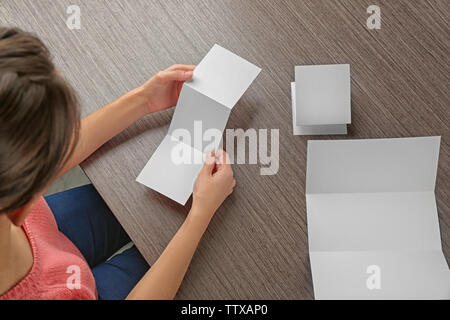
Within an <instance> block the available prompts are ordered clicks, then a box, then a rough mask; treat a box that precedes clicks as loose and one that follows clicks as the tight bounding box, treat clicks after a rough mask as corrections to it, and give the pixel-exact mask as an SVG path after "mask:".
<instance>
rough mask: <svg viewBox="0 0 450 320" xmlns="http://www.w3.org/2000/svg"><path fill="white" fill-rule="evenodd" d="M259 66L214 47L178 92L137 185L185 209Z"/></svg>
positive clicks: (257, 72)
mask: <svg viewBox="0 0 450 320" xmlns="http://www.w3.org/2000/svg"><path fill="white" fill-rule="evenodd" d="M260 71H261V69H260V68H258V67H257V66H255V65H253V64H251V63H250V62H248V61H246V60H244V59H242V58H241V57H239V56H237V55H235V54H234V53H232V52H230V51H228V50H226V49H224V48H222V47H220V46H219V45H217V44H216V45H214V46H213V47H212V49H211V50H210V51H209V52H208V54H207V55H206V56H205V57H204V58H203V60H202V61H201V62H200V63H199V64H198V66H197V67H196V68H195V70H194V76H193V78H192V80H190V81H188V82H186V83H185V84H184V85H183V88H182V89H181V93H180V97H179V99H178V103H177V106H176V109H175V112H174V115H173V118H172V122H171V124H170V128H169V132H168V133H167V135H166V136H165V138H164V139H163V141H162V142H161V144H160V145H159V147H158V149H157V150H156V151H155V153H154V154H153V156H152V157H151V159H150V160H149V161H148V162H147V164H146V166H145V167H144V169H143V170H142V171H141V173H140V174H139V176H138V177H137V179H136V181H138V182H140V183H142V184H144V185H146V186H147V187H149V188H152V189H154V190H156V191H158V192H160V193H161V194H163V195H165V196H167V197H169V198H171V199H172V200H175V201H176V202H178V203H180V204H182V205H184V204H185V203H186V201H187V200H188V199H189V197H190V195H191V193H192V189H193V186H194V182H195V179H196V178H197V175H198V173H199V172H200V169H201V168H202V166H203V160H204V156H205V154H206V153H207V152H210V151H213V150H215V149H217V147H218V145H219V143H220V141H217V140H216V139H214V138H215V137H214V135H209V136H208V133H214V132H218V133H220V137H221V136H222V133H223V131H224V129H225V126H226V124H227V121H228V117H229V115H230V113H231V109H233V107H234V105H235V104H236V103H237V101H238V100H239V99H240V98H241V96H242V95H243V94H244V92H245V91H246V90H247V88H248V87H249V86H250V84H251V83H252V82H253V80H255V78H256V77H257V75H258V74H259V72H260Z"/></svg>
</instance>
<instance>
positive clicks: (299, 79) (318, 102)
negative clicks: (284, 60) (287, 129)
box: [291, 64, 351, 135]
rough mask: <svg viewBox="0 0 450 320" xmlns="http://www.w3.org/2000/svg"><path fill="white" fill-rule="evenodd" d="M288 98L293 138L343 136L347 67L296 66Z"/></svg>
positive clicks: (346, 112) (347, 101)
mask: <svg viewBox="0 0 450 320" xmlns="http://www.w3.org/2000/svg"><path fill="white" fill-rule="evenodd" d="M291 95H292V117H293V130H294V135H324V134H347V124H348V123H350V122H351V111H350V105H351V97H350V95H351V94H350V65H348V64H341V65H311V66H296V67H295V82H293V83H291Z"/></svg>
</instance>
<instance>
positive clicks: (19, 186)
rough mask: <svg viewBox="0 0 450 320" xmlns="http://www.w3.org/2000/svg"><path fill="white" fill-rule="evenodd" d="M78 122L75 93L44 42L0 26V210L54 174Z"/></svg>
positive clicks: (16, 204) (11, 207)
mask: <svg viewBox="0 0 450 320" xmlns="http://www.w3.org/2000/svg"><path fill="white" fill-rule="evenodd" d="M78 125H79V114H78V107H77V101H76V98H75V95H74V93H73V91H72V89H71V88H70V87H69V86H68V85H67V84H66V82H65V81H64V79H63V78H62V77H61V76H60V75H59V74H58V72H57V70H56V69H55V67H54V65H53V63H52V61H51V57H50V53H49V51H48V49H47V48H46V47H45V45H44V44H43V43H42V42H41V41H40V40H39V39H38V38H36V37H35V36H33V35H31V34H29V33H26V32H23V31H21V30H18V29H6V28H1V27H0V213H10V212H13V211H15V210H18V209H20V208H22V207H24V206H25V205H26V204H28V203H30V202H31V201H32V200H33V198H34V197H35V196H36V195H38V194H39V193H40V192H42V191H43V189H44V188H45V187H46V186H47V185H48V184H49V183H50V182H51V181H52V179H54V178H55V176H56V174H57V173H58V171H59V169H61V167H62V166H63V165H64V163H65V161H66V160H67V158H68V157H69V156H70V154H71V152H72V149H73V146H74V145H75V144H76V140H77V136H78Z"/></svg>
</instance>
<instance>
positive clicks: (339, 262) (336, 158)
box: [306, 137, 450, 299]
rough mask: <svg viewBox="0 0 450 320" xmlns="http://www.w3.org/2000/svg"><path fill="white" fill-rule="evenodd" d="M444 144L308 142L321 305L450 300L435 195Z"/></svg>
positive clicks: (311, 232) (312, 244)
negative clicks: (351, 301) (330, 301)
mask: <svg viewBox="0 0 450 320" xmlns="http://www.w3.org/2000/svg"><path fill="white" fill-rule="evenodd" d="M439 145H440V137H420V138H400V139H374V140H370V139H369V140H340V141H308V151H307V152H308V154H307V174H306V206H307V218H308V238H309V253H310V261H311V270H312V277H313V284H314V292H315V297H316V299H450V270H449V267H448V265H447V262H446V260H445V257H444V255H443V252H442V246H441V238H440V232H439V221H438V215H437V209H436V199H435V194H434V188H435V182H436V173H437V165H438V157H439Z"/></svg>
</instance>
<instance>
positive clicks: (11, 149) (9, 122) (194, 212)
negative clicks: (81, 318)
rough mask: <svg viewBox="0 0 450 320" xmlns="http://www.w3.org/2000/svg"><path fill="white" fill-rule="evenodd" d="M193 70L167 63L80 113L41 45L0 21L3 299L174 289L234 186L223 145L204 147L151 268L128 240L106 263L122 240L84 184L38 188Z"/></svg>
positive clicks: (161, 99)
mask: <svg viewBox="0 0 450 320" xmlns="http://www.w3.org/2000/svg"><path fill="white" fill-rule="evenodd" d="M193 70H194V66H190V65H174V66H172V67H170V68H168V69H166V70H164V71H161V72H159V73H158V74H157V75H155V76H154V77H152V78H151V79H150V80H148V81H147V82H146V83H145V84H144V85H142V86H141V87H139V88H136V89H134V90H132V91H130V92H129V93H127V94H126V95H124V96H123V97H121V98H119V99H118V100H117V101H114V102H113V103H111V104H109V105H107V106H105V107H103V108H102V109H100V110H98V111H97V112H94V113H93V114H91V115H89V116H88V117H86V118H84V119H82V120H81V121H79V119H78V110H77V101H76V99H75V96H74V94H73V92H72V90H71V88H70V87H69V86H68V85H67V84H66V83H65V81H64V80H63V78H62V77H61V75H60V74H59V73H58V72H57V70H56V69H55V68H54V65H53V64H52V62H51V59H50V55H49V52H48V50H47V48H46V47H45V46H44V44H43V43H42V42H41V41H40V40H39V39H38V38H36V37H34V36H33V35H31V34H28V33H26V32H23V31H21V30H18V29H5V28H0V298H1V299H96V298H99V299H123V298H128V299H172V298H173V297H174V296H175V294H176V292H177V290H178V288H179V286H180V284H181V282H182V280H183V277H184V275H185V272H186V270H187V268H188V266H189V263H190V261H191V258H192V256H193V254H194V252H195V250H196V248H197V245H198V242H199V241H200V239H201V237H202V235H203V233H204V232H205V230H206V228H207V226H208V224H209V222H210V220H211V218H212V217H213V215H214V213H215V211H216V210H217V209H218V207H219V206H220V205H221V204H222V202H223V201H224V200H225V199H226V198H227V196H228V195H229V194H231V192H232V191H233V188H234V186H235V183H236V182H235V180H234V178H233V171H232V169H231V166H230V165H229V164H228V163H229V162H227V155H226V153H225V152H224V151H222V150H219V151H218V152H217V154H216V155H213V154H211V155H208V157H207V159H206V162H205V165H204V167H203V169H202V171H201V172H200V174H199V176H198V178H197V181H196V183H195V186H194V192H193V202H192V207H191V210H190V212H189V214H188V216H187V217H186V220H185V222H184V223H183V225H182V226H181V227H180V229H179V230H178V232H177V233H176V234H175V236H174V237H173V239H172V240H171V241H170V243H169V244H168V246H167V248H166V249H165V250H164V252H163V253H162V255H161V256H160V257H159V259H158V260H157V261H156V262H155V264H154V265H153V266H152V267H151V268H149V267H148V265H147V264H146V262H145V260H144V259H143V258H142V256H141V255H140V254H139V252H138V251H137V249H136V248H135V247H132V248H130V249H128V250H126V251H124V252H123V253H121V254H119V255H116V256H114V257H113V258H112V259H109V260H108V261H106V260H107V259H108V257H110V256H111V255H112V254H113V253H114V252H116V251H117V250H118V249H119V248H120V247H122V246H123V245H124V244H125V243H127V242H129V238H128V236H127V235H126V233H125V232H124V231H123V229H122V228H121V227H120V225H119V224H118V222H117V221H116V220H115V219H114V217H113V215H112V214H111V212H110V211H109V209H108V208H107V206H106V205H105V203H104V202H103V200H102V199H101V198H100V196H99V195H98V193H96V191H95V189H94V188H93V187H92V186H90V185H89V186H86V187H81V188H78V189H74V190H71V191H68V192H64V193H61V194H57V195H55V196H51V197H48V198H47V199H44V198H43V197H42V195H43V193H44V192H45V189H46V188H47V187H48V186H49V185H50V184H51V182H52V181H53V180H54V179H55V178H57V177H59V176H61V175H63V174H64V173H65V172H67V171H69V170H70V169H71V168H73V167H74V166H76V165H78V164H79V163H80V162H82V161H83V160H84V159H86V158H87V157H88V156H89V155H90V154H92V153H93V152H94V151H95V150H96V149H97V148H99V147H100V146H101V145H102V144H104V143H105V142H106V141H108V140H109V139H110V138H111V137H113V136H115V135H116V134H118V133H119V132H121V131H122V130H124V129H125V128H127V127H128V126H129V125H131V124H132V123H134V122H135V121H136V120H138V119H140V118H142V117H144V116H145V115H147V114H150V113H153V112H157V111H160V110H163V109H167V108H170V107H172V106H174V105H176V102H177V100H178V96H179V93H180V90H181V86H182V85H183V82H184V81H186V80H189V79H190V78H191V77H192V74H193ZM216 158H217V161H216ZM219 160H220V161H219Z"/></svg>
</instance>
